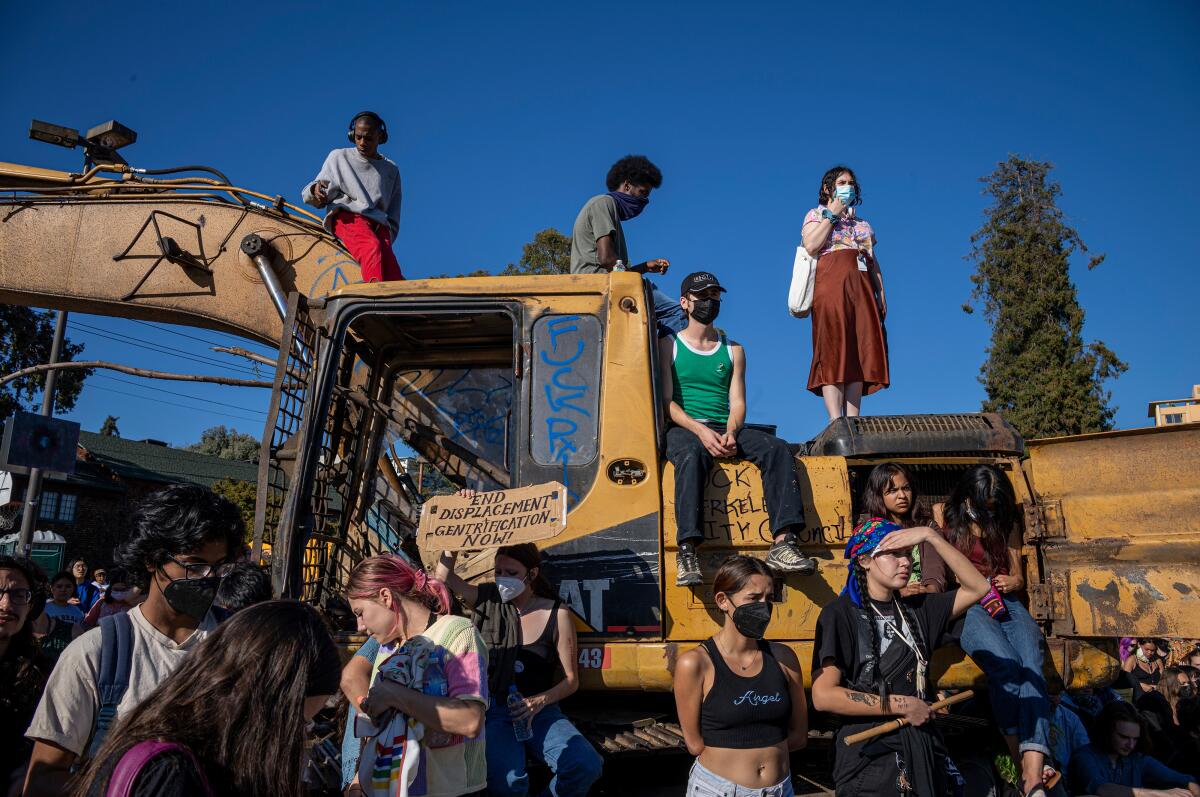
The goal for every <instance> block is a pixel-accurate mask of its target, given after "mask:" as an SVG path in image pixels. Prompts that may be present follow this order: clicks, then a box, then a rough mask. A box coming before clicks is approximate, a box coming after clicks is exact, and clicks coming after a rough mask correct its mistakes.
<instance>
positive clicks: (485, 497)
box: [417, 482, 567, 551]
mask: <svg viewBox="0 0 1200 797" xmlns="http://www.w3.org/2000/svg"><path fill="white" fill-rule="evenodd" d="M566 525H567V491H566V488H564V487H563V486H562V485H561V484H559V483H558V482H550V483H548V484H536V485H533V486H531V487H518V488H516V489H512V490H496V491H493V492H490V493H474V492H469V493H467V494H463V495H444V496H438V497H436V498H431V499H430V500H429V501H427V502H426V503H425V507H424V509H422V511H421V524H420V526H419V527H418V529H417V540H418V544H419V546H420V547H421V548H423V549H425V550H427V551H450V550H474V549H479V548H496V547H499V546H501V545H516V544H518V543H522V542H533V541H535V540H547V539H550V538H551V537H557V536H558V535H559V534H561V533H562V531H563V529H565V528H566Z"/></svg>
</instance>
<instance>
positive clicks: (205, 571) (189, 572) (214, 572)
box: [167, 556, 234, 578]
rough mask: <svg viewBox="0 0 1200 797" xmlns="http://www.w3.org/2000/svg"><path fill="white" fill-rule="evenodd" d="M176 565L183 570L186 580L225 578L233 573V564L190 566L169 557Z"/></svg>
mask: <svg viewBox="0 0 1200 797" xmlns="http://www.w3.org/2000/svg"><path fill="white" fill-rule="evenodd" d="M167 558H168V559H170V560H171V561H172V562H174V563H175V564H177V565H179V566H180V567H182V568H183V573H184V576H183V577H184V578H213V577H216V578H225V576H227V575H229V574H230V573H232V572H233V568H234V563H233V562H221V563H219V564H215V565H210V564H209V563H208V562H196V563H193V564H189V563H186V562H181V561H179V560H178V559H176V558H175V557H174V556H168V557H167Z"/></svg>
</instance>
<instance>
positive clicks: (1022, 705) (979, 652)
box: [959, 600, 1054, 756]
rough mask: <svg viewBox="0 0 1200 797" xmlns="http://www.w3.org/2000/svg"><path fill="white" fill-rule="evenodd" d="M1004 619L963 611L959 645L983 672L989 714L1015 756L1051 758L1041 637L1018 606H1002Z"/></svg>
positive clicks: (1013, 603)
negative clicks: (1012, 742) (1010, 740)
mask: <svg viewBox="0 0 1200 797" xmlns="http://www.w3.org/2000/svg"><path fill="white" fill-rule="evenodd" d="M1004 606H1005V608H1007V609H1008V619H1006V620H1003V621H997V620H994V619H992V616H991V615H989V614H988V613H987V611H986V610H985V609H984V608H983V607H982V606H980V605H978V604H976V605H975V606H972V607H971V608H970V609H968V610H967V616H966V620H965V622H964V624H963V632H962V638H961V639H960V640H959V644H960V645H961V647H962V649H963V651H964V652H965V653H966V654H967V655H968V656H970V657H971V658H972V659H973V660H974V662H975V663H976V664H977V665H979V669H981V670H983V672H984V674H985V675H986V676H987V681H988V695H989V696H990V698H991V701H992V713H994V714H995V715H996V722H997V724H998V725H999V726H1000V730H1001V732H1002V733H1004V734H1005V735H1006V736H1016V737H1017V742H1018V749H1019V750H1020V751H1021V752H1025V751H1026V750H1036V751H1038V752H1041V753H1045V754H1046V755H1047V756H1050V755H1051V750H1050V714H1051V712H1052V710H1053V708H1054V707H1053V706H1052V705H1051V704H1050V698H1049V697H1048V696H1047V694H1046V677H1045V675H1044V674H1043V673H1042V632H1041V630H1040V629H1039V628H1038V627H1037V623H1035V622H1034V621H1033V618H1032V617H1030V616H1029V612H1028V611H1027V610H1026V609H1025V607H1024V606H1022V605H1021V604H1019V603H1017V602H1016V601H1013V600H1005V601H1004Z"/></svg>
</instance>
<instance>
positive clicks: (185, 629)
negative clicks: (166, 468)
mask: <svg viewBox="0 0 1200 797" xmlns="http://www.w3.org/2000/svg"><path fill="white" fill-rule="evenodd" d="M132 525H133V529H132V532H131V534H130V536H129V538H128V539H127V540H126V541H125V543H124V544H123V545H122V546H121V547H120V548H119V549H118V551H117V561H118V564H119V565H121V566H123V567H125V568H126V569H128V571H129V573H130V575H131V578H132V579H133V580H135V581H140V583H139V584H138V586H140V587H141V588H142V591H143V592H144V593H145V594H146V600H145V601H143V602H142V603H141V604H140V605H138V606H135V607H134V608H132V609H130V610H129V611H128V612H124V613H122V614H118V615H114V616H112V617H106V618H104V619H103V620H101V622H100V627H99V628H97V629H93V630H91V631H88V632H87V633H85V634H83V635H82V636H80V637H79V638H78V639H76V640H75V641H74V642H72V643H71V644H70V645H68V646H67V649H66V650H64V651H63V653H62V656H61V657H60V658H59V661H58V664H57V665H56V666H55V669H54V672H53V673H52V674H51V676H50V680H49V683H47V685H46V691H45V693H44V694H43V695H42V700H41V702H40V703H39V704H38V708H37V711H36V713H35V714H34V717H33V722H32V724H31V725H30V726H29V730H28V731H27V732H26V734H25V735H26V736H27V737H28V738H29V739H32V740H33V742H34V749H33V757H32V759H31V761H30V765H29V774H28V776H27V779H26V787H25V788H26V791H25V794H27V795H31V797H35V796H36V795H42V794H61V793H63V791H64V787H65V784H66V782H67V779H68V778H69V776H70V772H71V768H72V766H74V765H75V764H76V763H77V762H78V761H80V760H86V759H87V758H88V757H89V756H90V755H91V753H92V752H94V751H95V750H97V749H99V746H100V743H101V742H102V741H103V738H104V735H105V733H106V731H107V730H108V728H109V727H111V726H112V725H113V724H114V723H115V722H116V720H117V719H118V718H119V717H120V716H122V715H123V714H125V713H127V712H129V711H130V710H131V709H133V708H134V707H135V706H137V705H138V704H139V703H140V702H141V701H142V700H143V699H144V698H145V697H146V696H147V695H149V694H150V693H151V692H152V691H154V689H155V688H156V687H157V686H158V685H159V683H160V682H161V681H162V680H163V679H164V678H166V677H167V676H168V675H169V674H170V673H171V672H172V671H173V670H174V669H175V668H176V667H177V666H178V665H179V663H180V662H181V661H182V660H183V658H184V656H186V655H187V653H188V651H190V650H192V649H193V648H195V647H196V645H198V644H199V643H200V642H201V641H202V640H203V639H204V638H205V637H207V636H208V635H209V633H210V632H212V631H213V630H214V629H215V628H216V626H217V621H216V619H215V618H214V616H213V615H212V614H211V613H210V612H209V608H210V607H211V605H212V603H213V599H214V598H215V597H216V594H217V588H218V587H219V586H220V583H221V579H222V578H223V577H224V576H225V575H227V574H228V573H229V571H230V570H231V569H232V568H233V564H234V562H235V561H237V560H238V559H239V558H241V556H242V554H243V553H244V552H245V543H244V542H243V540H244V538H245V526H244V524H243V522H242V516H241V513H240V511H239V510H238V508H237V507H236V506H235V505H234V504H232V503H231V502H229V501H228V500H226V499H224V498H222V497H220V496H218V495H217V494H216V493H214V492H212V491H211V490H209V489H207V488H204V487H200V486H198V485H194V484H176V485H172V486H170V487H167V488H166V489H164V490H161V491H159V492H157V493H154V494H152V495H150V496H149V497H148V498H146V500H145V501H144V502H142V504H141V505H139V507H138V509H137V511H136V512H135V514H134V518H133V524H132ZM122 684H123V685H124V686H123V687H122Z"/></svg>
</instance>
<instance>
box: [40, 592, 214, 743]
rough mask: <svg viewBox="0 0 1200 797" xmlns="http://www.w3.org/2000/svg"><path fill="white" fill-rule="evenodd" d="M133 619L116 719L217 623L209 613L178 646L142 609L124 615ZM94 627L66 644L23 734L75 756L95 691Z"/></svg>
mask: <svg viewBox="0 0 1200 797" xmlns="http://www.w3.org/2000/svg"><path fill="white" fill-rule="evenodd" d="M127 614H128V617H129V619H130V620H132V621H133V655H132V661H131V663H130V668H129V688H128V689H126V690H125V694H124V695H123V696H122V698H121V702H120V703H119V704H118V705H117V716H118V717H120V716H121V715H122V714H124V713H126V712H127V711H129V710H130V709H132V708H134V707H135V706H137V704H138V703H140V702H142V701H143V700H144V699H146V696H147V695H149V694H150V693H151V692H153V691H154V690H155V689H156V688H157V687H158V685H159V684H160V683H162V681H163V679H164V678H166V677H167V676H168V675H170V674H171V672H172V671H173V670H174V669H175V668H176V667H177V666H179V663H180V662H181V661H183V657H184V656H185V655H187V652H188V651H189V650H191V649H192V648H194V647H195V646H196V645H198V644H199V643H200V641H201V640H203V639H204V638H205V637H206V636H208V635H209V634H210V633H212V631H213V629H215V628H216V627H217V621H216V619H215V618H214V617H213V616H212V614H211V613H210V614H209V615H208V616H207V617H205V618H204V622H202V623H201V624H200V626H199V627H198V628H197V629H196V630H195V631H194V632H192V635H191V636H190V637H188V638H187V639H186V640H184V642H183V643H182V644H178V643H176V642H175V641H174V640H172V639H169V638H168V637H166V636H165V635H163V634H162V633H161V632H159V631H158V629H156V628H155V627H154V626H152V625H150V621H149V620H147V619H146V618H145V617H143V616H142V607H141V606H135V607H133V608H132V609H130V610H129V612H128V613H127ZM100 647H101V643H100V629H99V628H93V629H92V630H91V631H88V632H87V633H85V634H83V635H82V636H80V637H79V638H78V639H76V640H75V641H73V642H72V643H71V644H70V645H68V646H67V649H66V650H64V651H63V652H62V655H61V656H60V657H59V659H58V663H57V664H56V665H55V666H54V670H53V671H52V672H51V673H50V680H49V681H48V682H47V683H46V691H45V692H44V693H43V694H42V700H41V702H39V703H38V707H37V711H36V712H35V713H34V715H33V722H32V723H30V725H29V730H27V731H26V732H25V736H27V737H28V738H30V739H34V740H42V741H46V742H53V743H54V744H56V745H58V746H60V747H63V748H65V749H67V750H70V751H71V752H73V753H75V754H76V755H83V753H84V751H85V750H86V749H87V744H88V740H89V739H90V738H91V735H92V725H93V723H94V722H95V717H96V712H97V711H98V710H99V709H100V694H99V688H98V687H97V684H96V682H97V681H98V680H99V679H100Z"/></svg>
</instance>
